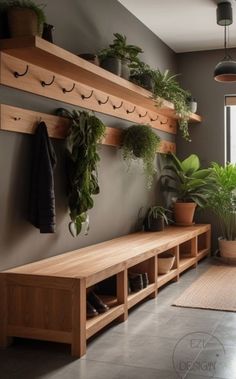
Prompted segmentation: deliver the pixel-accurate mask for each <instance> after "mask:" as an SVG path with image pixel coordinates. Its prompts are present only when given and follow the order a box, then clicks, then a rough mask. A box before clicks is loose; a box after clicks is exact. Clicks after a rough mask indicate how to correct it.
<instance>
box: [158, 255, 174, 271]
mask: <svg viewBox="0 0 236 379" xmlns="http://www.w3.org/2000/svg"><path fill="white" fill-rule="evenodd" d="M174 263H175V256H174V255H173V254H171V253H165V254H161V255H159V256H158V274H160V275H164V274H167V273H168V272H170V270H171V269H172V267H173V265H174Z"/></svg>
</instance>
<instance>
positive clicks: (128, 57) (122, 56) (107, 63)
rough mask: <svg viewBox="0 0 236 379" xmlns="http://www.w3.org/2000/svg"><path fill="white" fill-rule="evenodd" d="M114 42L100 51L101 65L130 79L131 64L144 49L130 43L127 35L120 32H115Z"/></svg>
mask: <svg viewBox="0 0 236 379" xmlns="http://www.w3.org/2000/svg"><path fill="white" fill-rule="evenodd" d="M114 37H115V38H114V40H113V43H112V44H110V45H109V48H107V49H103V50H101V51H100V52H99V54H98V56H99V59H100V64H101V67H103V68H105V69H106V70H108V71H111V72H113V73H114V74H117V75H119V76H122V77H123V78H124V79H127V80H128V79H129V76H130V68H129V65H130V64H131V62H133V61H134V60H135V59H136V57H137V56H138V54H139V53H142V52H143V51H142V49H141V48H140V47H138V46H135V45H128V44H127V38H126V36H123V35H122V34H120V33H114Z"/></svg>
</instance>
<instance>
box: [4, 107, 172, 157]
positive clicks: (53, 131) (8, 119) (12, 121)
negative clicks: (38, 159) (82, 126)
mask: <svg viewBox="0 0 236 379" xmlns="http://www.w3.org/2000/svg"><path fill="white" fill-rule="evenodd" d="M40 120H43V121H45V123H46V125H47V128H48V134H49V137H51V138H57V139H64V138H65V137H66V135H67V133H68V127H69V120H68V119H66V118H63V117H58V116H53V115H49V114H46V113H40V112H34V111H31V110H27V109H22V108H17V107H12V106H9V105H5V104H0V130H6V131H11V132H18V133H26V134H33V133H34V131H35V127H36V125H37V124H38V122H39V121H40ZM121 141H122V129H118V128H115V127H112V128H111V127H107V128H106V137H105V139H104V141H103V142H102V144H103V145H109V146H121ZM175 151H176V145H175V143H174V142H170V141H166V140H162V141H161V145H160V149H159V151H158V152H159V153H169V152H173V153H174V152H175Z"/></svg>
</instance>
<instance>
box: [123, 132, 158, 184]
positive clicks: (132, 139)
mask: <svg viewBox="0 0 236 379" xmlns="http://www.w3.org/2000/svg"><path fill="white" fill-rule="evenodd" d="M159 145H160V137H159V136H158V135H157V134H156V133H155V132H154V131H153V130H152V128H151V127H150V126H148V125H132V126H130V127H129V128H127V129H126V130H125V132H124V136H123V143H122V149H123V158H124V160H125V161H126V162H127V163H128V167H129V166H130V163H131V161H132V160H142V163H143V167H144V173H145V175H146V178H147V187H148V188H150V187H151V185H152V181H153V176H154V174H155V172H156V170H155V166H154V158H155V155H156V153H157V150H158V147H159Z"/></svg>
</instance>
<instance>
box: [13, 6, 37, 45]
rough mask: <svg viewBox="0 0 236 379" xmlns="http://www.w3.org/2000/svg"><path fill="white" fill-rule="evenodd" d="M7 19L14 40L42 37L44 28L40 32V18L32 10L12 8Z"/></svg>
mask: <svg viewBox="0 0 236 379" xmlns="http://www.w3.org/2000/svg"><path fill="white" fill-rule="evenodd" d="M7 17H8V26H9V32H10V36H11V37H12V38H15V37H27V36H41V35H42V31H43V26H41V28H40V30H39V27H38V17H37V14H36V13H35V12H34V11H33V10H32V9H27V8H20V7H10V8H9V9H8V11H7Z"/></svg>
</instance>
